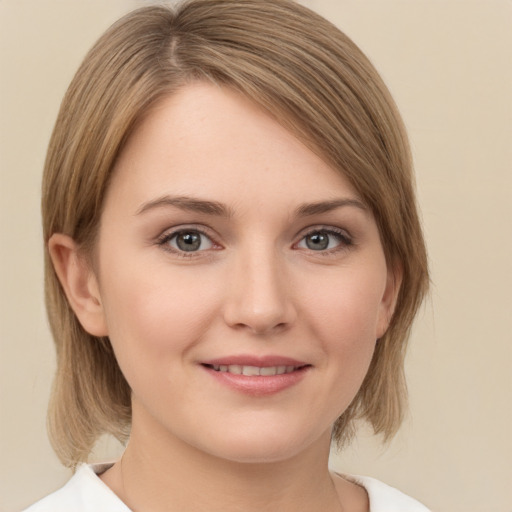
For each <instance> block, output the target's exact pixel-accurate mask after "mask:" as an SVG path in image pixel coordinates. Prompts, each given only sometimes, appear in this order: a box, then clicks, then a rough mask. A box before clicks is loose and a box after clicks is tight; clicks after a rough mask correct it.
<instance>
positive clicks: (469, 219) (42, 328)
mask: <svg viewBox="0 0 512 512" xmlns="http://www.w3.org/2000/svg"><path fill="white" fill-rule="evenodd" d="M147 3H150V2H144V1H143V0H87V1H85V2H84V1H79V0H0V170H1V182H0V223H1V224H0V233H1V238H0V257H1V265H0V344H1V345H0V351H1V352H0V456H1V461H2V463H1V465H0V511H2V512H11V511H16V510H20V509H21V508H23V507H24V506H26V505H28V504H29V503H32V502H33V501H35V500H36V499H38V498H40V497H42V496H43V495H45V494H47V493H49V492H50V491H52V490H54V489H56V488H57V487H59V486H60V485H62V484H63V483H64V482H65V481H66V480H67V479H68V478H69V476H70V473H69V471H68V470H66V469H64V468H62V467H61V466H60V464H59V462H58V461H57V459H56V457H55V456H54V455H53V452H52V450H51V448H50V446H49V443H48V441H47V438H46V427H45V415H46V405H47V401H48V396H49V392H50V386H51V379H52V373H53V371H54V353H53V346H52V341H51V338H50V335H49V331H48V327H47V321H46V316H45V311H44V305H43V274H42V255H43V251H42V243H41V228H40V213H39V195H40V193H39V189H40V182H41V172H42V167H43V161H44V157H45V151H46V145H47V143H48V139H49V136H50V132H51V129H52V127H53V123H54V120H55V117H56V115H57V110H58V106H59V104H60V100H61V98H62V96H63V94H64V91H65V89H66V87H67V85H68V83H69V81H70V80H71V77H72V75H73V74H74V72H75V71H76V69H77V67H78V65H79V63H80V61H81V59H82V58H83V56H84V54H85V52H86V51H87V50H88V48H89V47H90V46H91V45H92V43H93V42H94V41H95V40H96V39H97V37H98V36H99V35H100V34H101V33H102V32H103V31H104V30H105V29H106V28H107V27H108V26H109V25H110V23H112V22H113V21H114V20H115V19H117V18H118V17H120V16H121V15H122V14H124V13H125V12H127V11H129V10H131V9H133V8H135V7H138V6H140V5H144V4H147ZM304 3H305V4H306V5H308V6H310V7H312V8H313V9H314V10H316V11H318V12H320V13H321V14H323V15H324V16H326V17H327V18H328V19H330V20H331V21H332V22H334V23H335V24H336V25H338V26H339V27H340V28H341V29H342V30H344V31H345V32H346V33H347V34H348V35H349V36H350V37H352V38H353V39H354V41H355V42H356V43H357V44H358V45H359V46H360V47H361V48H362V49H363V50H364V51H365V52H366V53H367V54H368V56H369V57H370V58H371V60H372V61H373V62H374V64H375V65H376V67H377V69H378V70H379V71H380V72H381V73H382V75H383V77H384V79H385V80H386V82H387V84H388V86H389V87H390V89H391V91H392V93H393V95H394V97H395V99H396V101H397V103H398V105H399V108H400V110H401V112H402V114H403V117H404V119H405V122H406V125H407V127H408V130H409V135H410V138H411V143H412V149H413V154H414V158H415V163H416V172H417V184H418V195H419V200H420V206H421V210H422V215H423V221H424V228H425V233H426V237H427V243H428V247H429V254H430V263H431V271H432V280H433V286H432V292H431V297H430V299H429V300H428V301H427V304H426V306H425V308H424V310H423V313H422V314H421V315H420V317H419V318H418V320H417V322H416V324H415V328H414V331H413V335H412V338H411V345H410V353H409V356H408V359H407V374H408V377H409V388H410V399H411V407H410V414H409V417H408V420H407V421H406V423H405V424H404V426H403V428H402V429H401V431H400V433H399V434H398V436H397V437H396V438H395V440H394V441H393V442H392V443H391V444H390V446H389V447H388V448H387V449H384V448H383V447H381V446H380V444H379V442H378V440H375V439H372V437H371V436H370V434H369V433H368V432H365V431H364V430H363V431H362V432H361V435H360V436H359V437H358V439H357V440H356V441H355V442H354V444H353V445H352V446H351V447H350V448H348V449H347V450H346V451H345V452H344V453H342V454H334V455H333V458H332V466H333V467H334V468H336V469H337V470H338V471H341V472H351V473H358V474H366V475H371V476H374V477H376V478H380V479H382V480H384V481H385V482H387V483H389V484H391V485H394V486H396V487H398V488H400V489H402V490H403V491H404V492H407V493H409V494H411V495H412V496H414V497H416V498H417V499H419V500H421V501H423V502H424V503H425V504H427V505H428V506H429V507H431V508H432V509H433V510H437V511H439V512H510V511H511V510H512V508H511V507H512V505H511V503H512V491H511V485H510V482H511V481H512V465H511V463H510V461H511V459H512V441H511V439H510V435H511V433H512V413H511V405H510V404H511V403H512V377H511V375H512V370H511V366H512V365H511V363H512V321H511V318H512V292H511V290H512V220H511V219H512V168H511V164H512V67H511V63H512V2H510V1H509V0H485V1H473V0H372V1H370V0H309V1H307V0H305V1H304ZM118 450H119V447H117V445H116V443H114V442H112V441H109V440H106V441H105V442H103V443H101V445H100V446H99V447H98V449H97V453H96V457H97V458H105V457H112V456H113V455H114V454H115V453H116V452H117V451H118Z"/></svg>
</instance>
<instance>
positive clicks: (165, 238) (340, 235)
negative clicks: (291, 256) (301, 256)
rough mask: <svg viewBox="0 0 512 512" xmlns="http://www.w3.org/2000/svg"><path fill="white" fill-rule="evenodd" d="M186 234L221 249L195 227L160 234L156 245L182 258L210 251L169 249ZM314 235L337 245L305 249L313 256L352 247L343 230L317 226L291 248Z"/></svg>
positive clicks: (327, 254) (330, 253)
mask: <svg viewBox="0 0 512 512" xmlns="http://www.w3.org/2000/svg"><path fill="white" fill-rule="evenodd" d="M186 233H198V234H199V235H201V236H204V237H206V238H207V239H208V240H209V241H210V243H211V244H212V245H213V246H216V247H214V250H218V249H219V248H221V246H220V245H219V244H217V243H216V242H215V241H214V240H213V239H212V237H211V235H210V234H208V233H207V232H206V231H205V230H203V229H201V228H200V227H196V226H191V227H187V228H180V229H178V230H176V231H172V232H170V233H168V232H166V233H164V234H162V235H161V236H160V237H159V238H158V239H157V245H159V246H160V247H162V248H163V249H164V250H165V251H167V252H170V253H172V254H175V255H177V256H179V257H182V258H194V257H197V256H198V255H199V254H200V253H203V252H205V251H208V250H210V248H208V249H203V250H198V251H183V250H179V249H176V248H174V247H171V246H170V245H169V242H170V241H171V240H173V239H174V238H176V237H177V236H179V235H180V234H186ZM315 234H326V235H327V236H330V237H331V236H334V237H335V238H336V239H337V240H338V242H339V243H338V245H337V246H336V247H332V248H330V249H329V248H328V249H324V250H314V249H306V250H309V251H310V252H311V253H313V254H314V253H318V254H319V255H323V256H330V255H333V254H336V253H338V252H340V251H345V250H347V249H348V248H349V247H350V246H353V245H354V241H353V239H352V237H351V236H350V235H349V234H348V233H347V232H346V231H345V230H342V229H336V228H333V227H323V226H319V227H314V228H310V229H308V231H307V232H305V233H304V234H302V236H301V237H300V239H299V241H298V242H296V243H295V244H293V247H294V248H296V247H297V246H298V245H299V244H300V243H302V242H303V241H304V240H306V238H307V237H308V236H312V235H315ZM329 243H330V242H329Z"/></svg>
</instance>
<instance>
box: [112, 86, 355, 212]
mask: <svg viewBox="0 0 512 512" xmlns="http://www.w3.org/2000/svg"><path fill="white" fill-rule="evenodd" d="M110 188H111V190H110V191H109V195H113V194H115V195H117V196H124V197H128V196H133V195H134V192H136V195H137V196H138V197H137V200H138V201H145V200H146V201H147V200H151V199H152V198H154V197H157V196H161V195H162V194H164V193H172V194H178V195H187V196H189V195H194V194H198V193H200V194H201V195H202V196H212V197H214V198H215V199H216V200H218V201H222V202H226V203H228V204H229V203H233V202H234V203H237V204H238V205H239V206H243V205H244V204H247V203H248V202H249V201H254V200H255V199H257V200H259V201H260V202H261V203H262V204H263V203H271V202H276V201H278V202H286V201H291V202H297V201H302V202H305V201H309V202H311V201H316V200H326V199H329V196H332V197H338V196H339V195H340V194H343V195H345V196H353V197H355V196H357V194H356V193H355V191H354V189H353V188H352V187H351V186H350V184H349V182H348V181H347V180H346V178H344V176H343V175H342V174H341V173H339V172H337V171H335V170H333V169H332V168H331V167H330V166H329V165H328V164H326V163H325V162H324V161H323V160H322V159H321V158H320V157H319V156H318V155H317V154H315V153H314V152H313V151H311V150H310V149H309V148H307V147H306V146H305V145H304V144H303V143H302V142H301V141H300V140H299V139H298V138H297V137H296V136H295V135H293V134H292V133H290V132H289V131H288V130H286V129H285V128H284V127H283V126H282V125H281V124H280V123H279V122H278V121H276V120H275V119H274V118H272V117H271V116H270V115H269V114H267V113H266V112H265V111H263V110H262V109H261V108H260V107H259V106H258V105H256V104H255V103H253V102H251V101H249V100H248V99H247V98H245V97H244V96H242V95H241V94H239V93H237V92H235V91H232V90H230V89H227V88H222V87H218V86H214V85H211V84H204V83H195V84H192V85H189V86H186V87H184V88H182V89H180V90H179V91H178V92H177V93H175V94H173V95H171V96H168V97H166V98H164V99H163V100H161V101H160V102H159V103H158V104H157V105H156V106H155V107H154V108H153V109H152V110H151V111H150V112H148V114H147V115H146V116H145V118H144V119H143V121H142V122H141V123H140V124H139V126H138V127H137V129H136V130H135V131H134V133H133V134H132V136H131V137H130V138H129V140H128V142H127V145H126V146H125V148H124V150H123V151H122V153H121V155H120V158H119V159H118V162H117V164H116V167H115V169H114V176H113V180H112V183H111V187H110Z"/></svg>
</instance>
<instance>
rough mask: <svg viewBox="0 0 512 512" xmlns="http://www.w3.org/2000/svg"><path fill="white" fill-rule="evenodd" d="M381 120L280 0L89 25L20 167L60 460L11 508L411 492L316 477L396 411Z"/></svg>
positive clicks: (398, 126)
mask: <svg viewBox="0 0 512 512" xmlns="http://www.w3.org/2000/svg"><path fill="white" fill-rule="evenodd" d="M412 181H413V178H412V169H411V162H410V156H409V151H408V146H407V139H406V136H405V134H404V130H403V127H402V123H401V121H400V117H399V114H398V112H397V111H396V107H395V106H394V104H393V101H392V99H391V97H390V95H389V93H388V91H387V89H386V87H385V86H384V84H383V83H382V81H381V79H380V78H379V76H378V74H377V72H376V71H375V70H374V68H373V67H372V65H371V64H370V63H369V62H368V60H367V59H366V58H365V56H364V55H363V54H362V53H361V52H360V50H358V48H357V47H356V46H355V45H354V44H353V43H352V42H351V41H350V40H349V39H348V38H347V37H346V36H345V35H344V34H342V33H341V32H340V31H339V30H338V29H336V28H335V27H334V26H332V25H331V24H330V23H328V22H327V21H326V20H324V19H322V18H321V17H319V16H318V15H315V14H314V13H312V12H311V11H309V10H308V9H306V8H304V7H301V6H299V5H297V4H295V3H293V2H291V1H288V0H276V1H271V2H269V1H262V0H247V1H234V0H192V1H189V2H185V3H184V4H181V5H180V6H179V7H177V8H176V9H175V10H173V9H170V8H165V7H148V8H143V9H140V10H138V11H135V12H133V13H131V14H129V15H127V16H126V17H124V18H123V19H121V20H120V21H119V22H118V23H117V24H115V25H114V26H113V27H112V28H111V29H109V30H108V31H107V32H106V33H105V35H104V36H103V37H102V38H101V39H100V40H99V41H98V42H97V44H96V45H95V46H94V47H93V49H92V50H91V51H90V53H89V54H88V55H87V57H86V59H85V61H84V63H83V64H82V66H81V68H80V69H79V71H78V73H77V75H76V76H75V78H74V80H73V82H72V84H71V85H70V87H69V90H68V92H67V94H66V96H65V98H64V101H63V104H62V107H61V111H60V114H59V117H58V119H57V122H56V126H55V130H54V133H53V136H52V140H51V142H50V147H49V151H48V157H47V162H46V168H45V175H44V179H43V217H44V219H43V223H44V236H45V241H46V245H47V248H48V250H47V258H46V290H47V304H48V311H49V316H50V322H51V326H52V330H53V335H54V338H55V342H56V347H57V357H58V369H57V375H56V378H55V384H54V391H53V395H52V400H51V404H50V412H49V424H50V434H51V438H52V443H53V445H54V448H55V450H56V452H57V454H58V455H59V457H60V458H61V460H62V462H63V463H64V464H66V465H68V466H70V467H76V466H77V465H79V464H81V463H83V462H84V461H86V460H87V456H88V454H89V452H90V450H91V448H92V446H93V444H94V442H95V441H96V440H97V438H98V437H99V436H100V435H101V434H104V433H110V434H112V435H114V436H116V437H118V438H119V439H122V440H124V441H128V443H127V447H126V450H125V452H124V454H123V456H122V458H121V459H120V460H119V461H117V462H116V463H114V464H107V465H95V466H88V465H85V464H82V465H81V466H80V467H79V469H78V471H77V472H76V474H75V476H74V477H73V478H72V479H71V480H70V482H69V483H68V484H67V485H66V486H65V487H64V488H63V489H61V490H60V491H57V492H56V493H54V494H53V495H50V496H49V497H47V498H45V499H43V500H42V501H41V502H39V503H38V504H36V505H34V506H33V508H30V509H29V510H31V511H33V512H36V511H42V510H52V511H57V510H66V511H68V510H77V511H78V510H80V511H86V510H105V511H107V510H108V511H110V510H119V511H121V510H123V511H126V510H133V511H144V510H151V511H164V510H165V511H178V510H179V511H183V510H186V511H195V510H210V511H215V510H223V511H229V510H244V511H250V510H253V509H254V510H256V509H257V510H267V509H268V510H270V509H272V510H274V509H278V510H304V511H316V510H323V511H333V512H334V511H341V510H343V511H350V512H355V511H368V510H371V511H372V512H379V511H385V510H393V511H399V510H407V511H408V512H413V511H416V510H417V511H422V510H426V509H425V508H424V507H423V506H422V505H420V504H419V503H417V502H416V501H414V500H413V499H412V498H409V497H407V496H405V495H403V494H401V493H400V492H399V491H397V490H395V489H392V488H389V487H387V486H386V485H385V484H382V483H380V482H377V481H374V480H372V479H369V478H355V477H350V476H340V475H335V474H330V473H329V470H328V467H327V461H328V454H329V448H330V444H331V441H332V440H334V442H336V443H337V444H338V446H340V447H341V446H343V445H344V444H345V443H347V442H348V441H349V440H350V438H351V437H352V435H353V432H354V423H355V421H356V420H358V419H365V420H367V421H368V422H369V423H370V424H371V425H372V426H373V428H374V430H375V432H376V433H377V434H382V435H383V436H384V438H385V439H389V438H390V437H391V436H392V435H393V434H394V433H395V432H396V430H397V428H398V427H399V425H400V422H401V419H402V414H403V409H404V395H405V387H404V380H403V359H404V353H405V344H406V339H407V336H408V332H409V329H410V325H411V323H412V320H413V318H414V315H415V313H416V310H417V309H418V307H419V305H420V303H421V301H422V298H423V296H424V294H425V292H426V288H427V283H428V272H427V264H426V254H425V248H424V243H423V238H422V233H421V228H420V225H419V221H418V215H417V211H416V205H415V198H414V191H413V185H412Z"/></svg>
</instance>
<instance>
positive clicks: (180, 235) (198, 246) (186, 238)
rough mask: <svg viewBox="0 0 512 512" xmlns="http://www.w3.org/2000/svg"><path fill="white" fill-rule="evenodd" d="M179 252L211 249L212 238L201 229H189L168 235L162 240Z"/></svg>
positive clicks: (162, 242) (163, 243)
mask: <svg viewBox="0 0 512 512" xmlns="http://www.w3.org/2000/svg"><path fill="white" fill-rule="evenodd" d="M160 243H161V244H162V245H167V246H168V247H170V248H171V249H174V250H175V251H179V252H198V251H204V250H207V249H211V248H212V247H213V242H212V240H211V239H210V238H209V237H208V236H206V235H205V234H204V233H201V231H198V230H195V229H187V230H184V231H178V232H177V233H171V234H169V235H167V236H166V237H165V238H164V239H163V240H162V241H161V242H160Z"/></svg>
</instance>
